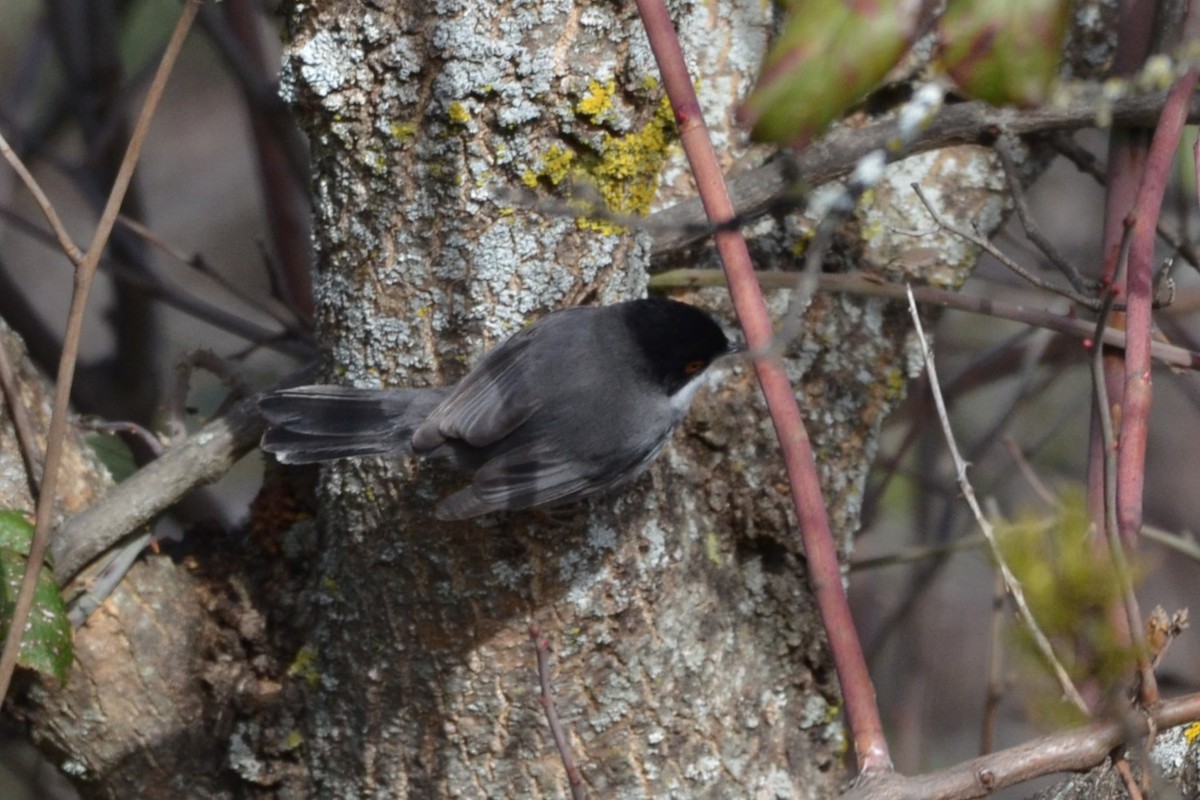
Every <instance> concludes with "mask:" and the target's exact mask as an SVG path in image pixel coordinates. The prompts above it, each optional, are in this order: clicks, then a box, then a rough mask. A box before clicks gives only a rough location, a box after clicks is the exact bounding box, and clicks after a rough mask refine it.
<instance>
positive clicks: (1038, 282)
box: [912, 183, 1100, 310]
mask: <svg viewBox="0 0 1200 800" xmlns="http://www.w3.org/2000/svg"><path fill="white" fill-rule="evenodd" d="M912 188H913V191H915V192H916V193H917V197H919V198H920V199H921V204H922V205H924V206H925V210H926V211H928V212H929V216H931V217H933V221H934V222H936V223H937V224H938V225H939V226H941V227H943V228H945V229H946V230H948V231H950V233H953V234H954V235H955V236H958V237H959V238H961V239H965V240H966V241H968V242H970V243H971V244H973V245H975V246H976V247H978V248H980V249H982V250H983V251H984V252H986V253H988V254H989V255H991V256H992V258H994V259H996V260H997V261H999V262H1000V263H1001V264H1003V265H1004V266H1006V267H1008V268H1009V269H1010V270H1012V271H1013V272H1015V273H1016V274H1018V275H1020V276H1021V277H1022V278H1024V279H1025V280H1026V281H1028V282H1029V283H1032V284H1033V285H1034V286H1036V287H1038V288H1039V289H1045V290H1046V291H1048V292H1054V293H1055V294H1057V295H1062V296H1063V297H1065V298H1067V299H1068V300H1071V301H1072V302H1075V303H1079V305H1081V306H1084V307H1085V308H1090V309H1093V310H1095V309H1096V308H1098V307H1099V306H1100V301H1098V300H1097V299H1096V298H1094V297H1088V296H1087V295H1085V294H1080V293H1079V292H1076V291H1075V290H1073V289H1064V288H1063V287H1061V286H1055V285H1054V284H1053V283H1050V282H1049V281H1045V280H1042V279H1041V278H1039V277H1038V276H1037V275H1034V274H1033V273H1032V272H1030V271H1029V270H1027V269H1025V268H1024V267H1023V266H1021V265H1020V264H1018V263H1017V262H1016V261H1015V260H1013V259H1012V258H1009V257H1008V255H1007V254H1006V253H1005V252H1004V251H1002V250H1001V249H1000V248H998V247H996V245H994V244H992V242H991V241H989V240H988V239H986V238H984V237H983V236H980V235H979V234H978V233H975V232H974V231H969V230H967V229H966V228H963V227H962V226H960V225H955V224H954V223H953V222H951V221H950V220H948V219H946V218H945V217H944V216H943V215H942V213H941V212H940V211H938V210H937V209H936V208H934V207H933V203H931V202H929V198H927V197H926V196H925V192H924V191H922V190H921V187H920V185H919V184H916V183H914V184H912Z"/></svg>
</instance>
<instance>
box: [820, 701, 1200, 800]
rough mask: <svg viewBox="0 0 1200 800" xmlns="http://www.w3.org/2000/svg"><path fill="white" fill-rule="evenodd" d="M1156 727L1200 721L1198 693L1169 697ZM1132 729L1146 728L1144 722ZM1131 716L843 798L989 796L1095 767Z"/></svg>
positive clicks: (890, 778)
mask: <svg viewBox="0 0 1200 800" xmlns="http://www.w3.org/2000/svg"><path fill="white" fill-rule="evenodd" d="M1149 719H1150V721H1151V722H1152V723H1153V724H1154V725H1155V726H1156V728H1157V729H1158V730H1166V729H1167V728H1173V727H1175V726H1177V725H1184V724H1186V723H1189V722H1193V721H1194V720H1196V719H1200V694H1190V695H1187V696H1185V697H1178V698H1174V699H1171V700H1164V701H1163V703H1162V705H1161V706H1159V707H1158V708H1157V709H1154V710H1153V711H1152V712H1151V713H1150V715H1149ZM1133 729H1134V730H1137V729H1144V727H1143V726H1142V725H1140V724H1139V725H1135V726H1133ZM1130 730H1131V726H1130V725H1129V724H1128V721H1127V720H1109V721H1107V722H1098V723H1094V724H1092V725H1088V726H1086V727H1083V728H1078V729H1076V730H1071V731H1065V732H1063V733H1055V734H1051V735H1050V736H1042V737H1040V738H1037V739H1032V740H1030V741H1028V742H1025V743H1023V744H1020V745H1017V746H1016V747H1010V748H1008V749H1007V750H1001V751H999V752H997V753H993V754H992V755H989V756H983V757H981V758H975V759H972V760H970V761H964V762H962V763H959V764H955V765H954V766H952V767H948V768H946V769H944V770H941V771H939V772H932V773H929V774H927V775H916V776H913V777H905V776H903V775H897V774H895V773H893V774H891V775H879V776H872V777H871V778H868V779H866V780H861V781H859V783H858V785H856V786H855V787H854V788H853V789H851V790H850V791H848V792H846V793H845V794H843V795H842V796H841V798H840V800H967V798H972V797H985V796H988V795H990V794H992V793H994V792H997V791H999V790H1000V789H1003V788H1004V787H1006V786H1015V785H1016V784H1018V783H1022V782H1023V781H1027V780H1032V779H1033V778H1038V777H1041V776H1043V775H1050V774H1053V773H1055V772H1067V771H1080V770H1085V769H1091V768H1092V767H1095V766H1098V765H1099V764H1101V763H1103V762H1104V759H1106V758H1108V756H1109V754H1110V753H1111V752H1112V751H1113V750H1115V749H1116V748H1118V747H1120V746H1121V744H1122V743H1123V742H1125V741H1127V740H1128V737H1129V734H1130Z"/></svg>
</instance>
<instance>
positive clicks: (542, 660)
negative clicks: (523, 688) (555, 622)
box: [529, 626, 587, 800]
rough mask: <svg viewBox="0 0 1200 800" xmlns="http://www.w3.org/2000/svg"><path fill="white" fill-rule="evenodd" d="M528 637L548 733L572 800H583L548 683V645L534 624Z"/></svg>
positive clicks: (584, 794)
mask: <svg viewBox="0 0 1200 800" xmlns="http://www.w3.org/2000/svg"><path fill="white" fill-rule="evenodd" d="M529 638H530V640H532V641H533V649H534V652H536V653H537V667H538V684H539V685H540V686H541V690H542V691H541V694H540V695H539V696H538V700H539V701H540V702H541V704H542V708H543V709H544V710H545V712H546V722H547V723H548V724H549V725H550V734H551V735H552V736H553V737H554V745H555V747H557V748H558V755H559V756H560V757H561V758H562V763H563V769H565V770H566V771H567V783H568V785H570V787H571V797H572V798H573V799H574V800H584V798H586V797H587V791H586V790H585V789H584V787H583V776H582V775H581V774H580V772H579V765H578V764H577V763H575V753H574V752H573V751H572V750H571V740H570V739H569V738H568V737H567V731H566V729H565V728H563V725H562V722H561V721H560V720H559V718H558V709H557V708H556V707H555V705H554V689H553V687H552V686H551V685H550V645H549V643H548V642H547V641H546V640H545V639H544V638H542V634H541V631H539V630H538V629H537V627H536V626H531V627H530V628H529Z"/></svg>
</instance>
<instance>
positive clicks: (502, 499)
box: [258, 297, 744, 520]
mask: <svg viewBox="0 0 1200 800" xmlns="http://www.w3.org/2000/svg"><path fill="white" fill-rule="evenodd" d="M741 350H744V347H742V346H740V345H736V344H732V343H731V342H730V340H729V338H728V337H727V336H726V335H725V332H724V330H722V328H721V326H720V325H719V324H718V323H717V322H716V321H715V320H714V319H713V318H712V317H711V316H710V315H709V314H708V313H706V312H705V311H702V310H701V309H699V308H697V307H695V306H692V305H688V304H686V303H682V302H679V301H675V300H669V299H666V298H658V297H652V298H643V299H639V300H630V301H626V302H623V303H616V304H613V305H607V306H577V307H572V308H566V309H562V310H559V311H554V312H551V313H550V314H547V315H546V316H544V317H542V318H541V319H539V320H538V321H536V322H534V323H533V324H531V325H529V326H527V327H526V328H524V329H522V330H520V331H518V332H517V333H516V334H514V335H513V336H511V337H510V338H508V339H507V340H505V341H504V342H502V343H501V344H499V345H497V346H496V347H494V348H493V349H491V350H490V351H488V352H487V353H486V354H485V355H484V356H483V358H482V359H481V360H480V361H479V363H478V364H477V365H476V366H475V367H474V368H473V369H472V370H470V371H469V372H468V373H467V375H466V376H465V377H464V378H463V379H462V380H461V381H460V382H459V383H457V384H456V385H453V386H444V387H432V388H387V389H373V388H353V387H345V386H329V385H313V386H298V387H293V388H288V389H280V390H276V391H271V392H267V393H265V394H263V395H262V396H261V397H260V399H259V402H258V407H259V409H260V411H261V413H262V415H263V416H264V417H265V419H266V421H267V429H266V432H265V433H264V435H263V439H262V449H263V450H265V451H267V452H269V453H272V454H274V455H275V457H276V458H277V459H278V460H279V461H280V462H282V463H285V464H307V463H315V462H323V461H331V460H335V459H341V458H351V457H358V456H404V455H410V454H411V455H417V456H421V457H425V458H428V459H433V460H435V461H438V462H442V463H445V464H448V465H449V467H450V468H451V469H452V470H454V471H458V472H465V473H469V474H470V482H469V483H468V484H467V485H466V486H464V487H463V488H461V489H459V490H458V491H456V492H454V493H452V494H450V495H449V496H447V497H445V498H443V499H442V500H440V501H439V502H438V503H437V505H436V506H435V509H434V516H435V517H436V518H438V519H440V520H465V519H471V518H474V517H478V516H482V515H485V514H491V513H495V512H502V511H517V510H521V509H529V508H538V507H553V506H560V505H566V504H571V503H575V502H577V501H579V500H582V499H584V498H588V497H592V496H593V495H598V494H602V493H605V492H608V491H610V490H612V489H615V488H617V487H619V486H621V485H622V484H625V483H627V482H629V481H631V480H632V479H634V478H636V477H637V476H638V475H640V474H642V473H643V472H645V471H646V469H647V468H648V467H649V466H650V463H651V462H652V461H653V460H654V458H655V457H656V456H657V455H658V454H659V452H660V451H661V450H662V449H663V447H664V446H665V445H666V443H667V442H668V441H669V440H670V438H671V435H672V433H673V432H674V430H675V428H676V427H677V426H678V425H679V423H680V422H681V421H682V420H683V418H684V416H685V415H686V414H687V411H688V408H689V407H690V406H691V403H692V399H693V398H694V397H695V394H696V391H697V390H698V389H699V387H700V385H701V378H702V377H703V375H704V374H705V372H706V370H707V369H708V368H709V366H711V365H712V364H713V363H714V362H715V361H717V360H718V359H721V358H723V357H725V356H728V355H731V354H733V353H737V352H740V351H741Z"/></svg>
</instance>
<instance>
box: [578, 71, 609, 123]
mask: <svg viewBox="0 0 1200 800" xmlns="http://www.w3.org/2000/svg"><path fill="white" fill-rule="evenodd" d="M616 92H617V83H616V81H609V82H608V83H600V81H597V80H593V81H590V82H589V83H588V90H587V94H585V95H584V96H583V99H581V100H580V101H579V102H578V103H576V104H575V112H576V113H577V114H579V115H580V116H581V117H587V118H588V119H590V120H591V121H592V122H605V121H607V120H609V119H611V118H612V116H613V95H614V94H616Z"/></svg>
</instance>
